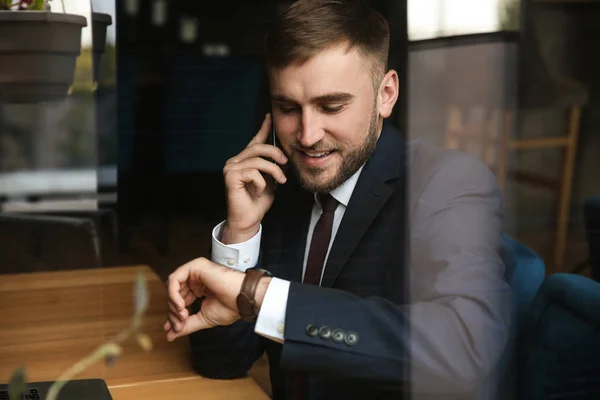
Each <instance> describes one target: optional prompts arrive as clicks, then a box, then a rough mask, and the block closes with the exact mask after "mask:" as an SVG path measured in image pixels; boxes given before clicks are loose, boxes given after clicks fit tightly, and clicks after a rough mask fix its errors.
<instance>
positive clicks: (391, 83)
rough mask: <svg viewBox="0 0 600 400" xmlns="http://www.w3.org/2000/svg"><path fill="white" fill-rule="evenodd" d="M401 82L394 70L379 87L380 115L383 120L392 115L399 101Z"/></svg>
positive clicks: (384, 78) (386, 75)
mask: <svg viewBox="0 0 600 400" xmlns="http://www.w3.org/2000/svg"><path fill="white" fill-rule="evenodd" d="M398 90H399V80H398V73H397V72H396V71H394V70H390V71H388V73H387V74H385V76H384V77H383V80H382V81H381V85H380V86H379V92H378V93H377V96H378V102H377V104H378V107H379V110H378V111H379V115H380V116H381V117H383V118H388V117H389V116H390V115H392V110H393V109H394V105H395V104H396V101H397V100H398Z"/></svg>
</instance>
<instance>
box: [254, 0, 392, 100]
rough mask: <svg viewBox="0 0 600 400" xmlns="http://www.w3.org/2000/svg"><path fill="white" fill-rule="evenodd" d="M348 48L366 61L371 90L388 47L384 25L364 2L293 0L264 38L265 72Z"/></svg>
mask: <svg viewBox="0 0 600 400" xmlns="http://www.w3.org/2000/svg"><path fill="white" fill-rule="evenodd" d="M345 43H347V44H348V50H351V49H353V48H356V49H357V50H358V51H359V53H360V54H361V55H363V56H366V57H367V58H370V59H371V60H372V61H373V62H372V63H371V69H372V74H373V84H374V86H375V89H377V87H378V86H379V84H380V82H381V79H382V78H383V76H384V75H385V72H386V69H387V64H388V51H389V46H390V27H389V23H388V21H387V20H386V19H385V18H384V17H383V16H382V15H381V14H380V13H379V12H377V11H376V10H375V9H373V8H372V7H371V6H369V4H367V2H366V1H364V0H297V1H295V2H294V3H292V4H291V5H290V6H289V7H288V8H287V9H286V10H285V11H284V12H283V14H282V15H281V16H280V17H279V18H278V19H277V21H276V22H275V24H274V26H273V27H272V29H271V31H270V32H269V34H268V35H267V38H266V66H267V68H274V69H283V68H286V67H288V66H290V65H302V64H304V63H305V62H307V61H309V60H310V59H311V58H312V57H313V56H315V55H316V54H317V53H319V52H321V51H323V50H327V49H330V48H332V47H335V46H338V45H343V44H345Z"/></svg>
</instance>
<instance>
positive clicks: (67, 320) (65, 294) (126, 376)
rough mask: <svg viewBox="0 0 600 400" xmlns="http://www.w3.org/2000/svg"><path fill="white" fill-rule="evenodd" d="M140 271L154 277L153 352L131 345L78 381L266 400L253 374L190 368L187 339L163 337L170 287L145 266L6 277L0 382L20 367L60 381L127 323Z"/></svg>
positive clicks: (116, 389) (128, 389)
mask: <svg viewBox="0 0 600 400" xmlns="http://www.w3.org/2000/svg"><path fill="white" fill-rule="evenodd" d="M138 271H142V272H143V273H144V274H145V276H146V279H147V280H148V288H149V291H150V306H149V309H148V312H147V313H146V316H145V319H144V324H143V330H144V332H145V333H147V334H148V335H149V336H150V338H151V339H152V342H153V345H154V348H153V350H152V351H151V352H144V351H143V350H142V349H141V348H140V347H139V345H138V344H137V343H135V342H133V341H131V342H126V343H125V344H124V346H123V348H124V353H123V354H122V355H121V356H120V358H119V360H118V361H117V363H116V364H115V365H113V366H111V367H108V366H106V365H104V363H98V364H96V365H94V366H93V367H91V368H89V369H88V370H86V371H85V372H84V373H82V374H81V375H79V376H78V378H103V379H104V380H105V381H106V383H107V384H108V386H109V389H110V391H111V393H112V394H113V396H114V398H115V399H130V398H131V399H133V398H136V399H139V398H148V399H152V398H157V399H163V398H172V397H173V395H175V394H181V395H182V396H183V395H184V394H192V393H198V392H201V393H202V398H203V399H228V398H236V399H237V398H242V397H243V398H245V399H267V398H268V397H267V395H266V394H265V393H264V392H263V391H262V390H261V389H260V387H259V386H258V385H257V384H256V382H255V381H254V380H253V379H251V378H245V379H238V380H233V381H219V380H210V379H205V378H202V377H200V376H199V375H197V374H196V373H195V372H194V371H193V370H192V367H191V362H190V358H189V357H190V356H189V343H188V340H187V338H180V339H178V340H176V341H174V342H172V343H168V342H167V341H166V339H165V336H164V332H163V330H162V324H163V323H164V321H165V317H166V312H167V302H166V290H165V286H164V284H163V282H161V281H160V279H159V278H158V276H156V274H154V273H153V271H152V270H150V269H149V268H148V267H144V266H139V267H119V268H99V269H93V270H77V271H61V272H43V273H32V274H21V275H0V321H2V322H1V323H2V325H1V326H0V382H6V381H8V379H9V377H10V375H11V373H12V371H13V370H14V369H15V368H17V367H19V366H21V365H24V366H25V367H26V369H27V375H28V380H29V381H45V380H55V379H56V378H57V377H58V376H59V374H60V373H61V372H62V371H64V370H66V369H67V368H69V367H70V366H71V365H73V364H74V363H75V362H77V361H78V360H80V359H82V358H84V357H85V356H87V355H88V354H90V353H91V352H92V351H93V350H94V349H95V348H97V346H98V345H100V344H101V343H103V342H105V341H106V340H107V339H109V338H112V337H113V336H114V335H116V334H117V333H118V332H120V331H121V330H123V329H124V328H125V327H127V326H128V324H129V321H130V316H131V315H132V313H133V307H132V305H133V301H132V299H133V283H134V280H135V277H136V273H137V272H138ZM242 393H243V396H242ZM162 394H164V395H162ZM167 394H168V395H167Z"/></svg>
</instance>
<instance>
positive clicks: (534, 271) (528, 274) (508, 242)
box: [490, 235, 546, 400]
mask: <svg viewBox="0 0 600 400" xmlns="http://www.w3.org/2000/svg"><path fill="white" fill-rule="evenodd" d="M503 258H504V261H505V263H506V273H505V279H506V281H507V282H508V283H509V285H510V286H511V288H512V292H513V301H512V329H511V331H510V336H509V340H508V344H507V346H506V349H505V351H504V354H503V355H502V358H501V360H500V365H499V368H498V371H499V373H500V380H499V382H498V385H497V387H496V391H497V393H493V394H491V393H490V398H502V399H506V400H510V399H514V398H516V390H517V387H516V383H517V378H518V374H519V368H518V363H519V357H518V354H519V353H520V347H521V344H520V338H521V336H522V335H521V332H522V330H523V327H524V325H525V323H526V318H527V315H528V313H529V312H530V308H531V305H532V303H533V300H534V298H535V296H536V294H537V292H538V290H539V288H540V287H541V286H542V283H543V282H544V278H545V275H546V267H545V265H544V262H543V260H542V259H541V258H540V257H539V256H538V255H537V254H536V253H535V252H534V251H533V250H531V249H529V248H528V247H526V246H524V245H523V244H521V243H519V242H518V241H516V240H514V239H513V238H511V237H510V236H508V235H504V255H503Z"/></svg>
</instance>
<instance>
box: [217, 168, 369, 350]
mask: <svg viewBox="0 0 600 400" xmlns="http://www.w3.org/2000/svg"><path fill="white" fill-rule="evenodd" d="M362 169H363V167H361V168H360V169H359V170H358V171H357V172H356V173H355V174H354V175H352V177H350V179H348V180H347V181H346V182H344V183H343V184H342V185H340V186H339V187H338V188H336V189H334V190H333V191H331V192H330V193H329V194H330V195H331V196H332V197H333V198H334V199H336V200H337V201H338V202H339V205H338V207H337V208H336V210H335V214H334V216H333V228H332V232H331V240H330V241H329V248H328V249H327V254H326V255H325V261H324V262H325V263H327V258H328V257H329V251H330V250H331V245H332V244H333V240H334V239H335V235H336V233H337V230H338V228H339V226H340V223H341V222H342V218H343V216H344V212H345V211H346V207H348V203H349V202H350V197H352V192H353V191H354V187H355V186H356V182H357V181H358V178H359V176H360V173H361V172H362ZM322 213H323V210H322V208H321V205H320V204H319V200H318V197H317V196H316V195H315V202H314V204H313V209H312V214H311V218H310V225H309V227H308V232H307V240H306V249H305V250H304V263H303V267H302V276H304V272H305V271H306V261H307V259H308V252H309V250H310V242H311V240H312V235H313V231H314V229H315V225H316V224H317V222H318V220H319V217H320V216H321V214H322ZM224 224H225V221H223V222H221V223H220V224H219V225H217V226H216V227H215V228H214V229H213V234H212V242H213V243H212V254H211V258H212V260H213V261H214V262H216V263H218V264H222V265H225V266H227V267H230V268H235V269H238V270H240V271H245V270H246V269H248V268H252V267H254V266H255V265H256V263H257V262H258V255H259V252H260V240H261V234H262V226H261V227H260V228H259V230H258V233H257V234H256V235H255V236H254V237H252V238H251V239H249V240H248V241H246V242H243V243H238V244H232V245H225V244H223V243H221V241H220V238H221V232H222V230H223V225H224ZM323 272H325V268H323V271H322V272H321V279H322V278H323ZM289 288H290V282H289V281H286V280H283V279H279V278H273V279H272V280H271V283H270V284H269V286H268V288H267V291H266V293H265V297H264V299H263V303H262V307H261V309H260V311H259V313H258V318H257V320H256V325H255V328H254V331H255V332H256V333H257V334H259V335H262V336H264V337H267V338H269V339H271V340H274V341H276V342H279V343H283V334H284V331H285V326H284V321H285V313H286V308H287V299H288V293H289Z"/></svg>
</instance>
